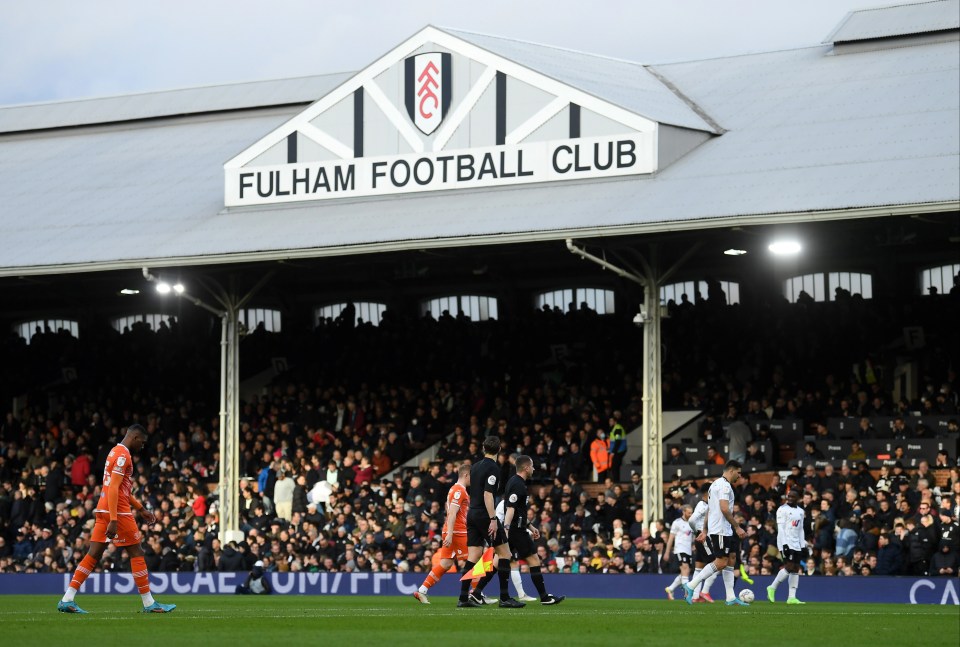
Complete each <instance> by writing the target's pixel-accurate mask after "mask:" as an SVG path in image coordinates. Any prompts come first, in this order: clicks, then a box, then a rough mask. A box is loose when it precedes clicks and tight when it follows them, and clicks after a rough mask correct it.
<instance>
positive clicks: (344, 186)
mask: <svg viewBox="0 0 960 647" xmlns="http://www.w3.org/2000/svg"><path fill="white" fill-rule="evenodd" d="M333 186H334V190H336V191H353V187H354V179H353V164H348V165H347V171H346V173H344V171H343V168H342V167H340V166H338V167H337V168H336V170H335V171H334V173H333Z"/></svg>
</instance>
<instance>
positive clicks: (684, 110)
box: [444, 29, 720, 133]
mask: <svg viewBox="0 0 960 647" xmlns="http://www.w3.org/2000/svg"><path fill="white" fill-rule="evenodd" d="M444 31H446V32H447V33H449V34H452V35H454V36H457V37H458V38H462V39H463V40H465V41H467V42H470V43H473V44H474V45H476V46H477V47H482V48H483V49H485V50H487V51H490V52H493V53H494V54H497V55H498V56H502V57H503V58H505V59H509V60H511V61H513V62H515V63H519V64H520V65H523V66H525V67H527V68H529V69H530V70H533V71H535V72H537V73H538V74H543V75H545V76H549V77H550V78H553V79H556V80H557V81H560V82H562V83H565V84H567V85H569V86H571V87H574V88H578V89H580V90H583V91H584V92H588V93H590V94H592V95H593V96H595V97H597V98H599V99H603V100H604V101H609V102H610V103H614V104H616V105H618V106H620V107H621V108H625V109H627V110H629V111H631V112H635V113H636V114H638V115H643V116H644V117H647V118H648V119H651V120H653V121H657V122H660V123H664V124H670V125H672V126H680V127H681V128H692V129H694V130H703V131H706V132H711V133H718V132H720V128H718V127H717V125H716V124H714V123H711V122H709V121H708V120H706V119H704V117H703V116H701V115H700V114H698V112H697V110H696V109H695V108H694V107H691V106H690V105H689V104H688V103H686V102H685V101H684V99H683V97H681V96H680V95H678V94H677V93H676V92H674V91H673V90H671V89H670V88H669V87H667V86H666V85H665V84H664V83H663V82H662V81H661V80H660V79H658V78H657V77H656V76H655V75H653V74H652V73H651V72H650V71H649V70H648V69H647V68H646V67H644V66H643V65H640V64H639V63H631V62H629V61H622V60H618V59H614V58H607V57H604V56H597V55H595V54H585V53H582V52H575V51H572V50H568V49H561V48H559V47H550V46H547V45H536V44H534V43H525V42H522V41H517V40H511V39H508V38H500V37H497V36H486V35H483V34H475V33H471V32H467V31H459V30H455V29H444Z"/></svg>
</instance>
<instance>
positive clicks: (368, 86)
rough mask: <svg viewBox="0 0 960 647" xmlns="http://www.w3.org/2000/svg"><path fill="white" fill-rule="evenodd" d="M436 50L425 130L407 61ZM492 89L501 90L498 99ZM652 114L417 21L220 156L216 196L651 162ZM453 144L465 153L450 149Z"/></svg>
mask: <svg viewBox="0 0 960 647" xmlns="http://www.w3.org/2000/svg"><path fill="white" fill-rule="evenodd" d="M419 55H428V57H424V56H419ZM441 55H446V56H448V57H449V58H448V59H446V60H451V61H452V63H451V67H452V68H453V71H452V72H450V71H449V70H448V71H447V73H448V74H450V76H449V77H447V80H446V81H445V83H449V85H451V86H453V87H452V89H450V88H446V89H447V90H448V91H450V92H452V96H453V99H452V101H451V102H450V104H449V108H448V111H447V113H446V114H444V115H443V118H442V121H441V122H440V123H439V125H438V126H437V125H436V124H432V126H431V127H432V128H433V130H426V131H427V132H430V134H429V135H428V134H425V129H424V128H423V127H422V124H419V126H420V127H418V123H417V122H416V121H415V120H414V119H413V118H412V114H408V111H407V109H406V106H405V99H406V98H407V97H406V93H407V92H410V88H407V87H406V85H407V84H405V76H404V70H405V64H406V63H405V61H406V60H407V59H408V58H410V57H413V56H417V57H418V60H420V59H424V60H426V58H431V59H432V60H435V61H437V62H438V63H439V58H437V57H439V56H441ZM433 69H434V70H436V69H437V68H436V67H434V68H433ZM498 73H499V75H500V76H499V78H498ZM438 81H439V79H438ZM498 84H502V85H501V87H500V88H499V89H498ZM436 85H437V84H436V83H434V86H436ZM501 94H502V95H503V96H505V97H508V99H503V103H501V104H499V107H498V105H497V104H496V101H497V97H498V96H500V95H501ZM507 102H509V103H507ZM571 111H576V112H575V113H574V115H573V116H571V114H570V113H571ZM494 113H496V114H494ZM504 113H506V114H504ZM497 120H499V122H498V123H495V121H497ZM574 121H575V122H576V124H577V125H576V132H573V126H572V125H570V124H572V123H574ZM658 126H659V125H658V124H657V122H655V121H652V120H651V119H648V118H646V117H643V116H641V115H638V114H636V113H634V112H631V111H629V110H625V109H624V108H621V107H619V106H616V105H614V104H612V103H610V102H607V101H604V100H602V99H600V98H598V97H596V96H593V95H591V94H589V93H587V92H584V91H582V90H578V89H577V88H574V87H571V86H569V85H567V84H564V83H561V82H560V81H557V80H555V79H552V78H550V77H548V76H545V75H543V74H539V73H537V72H536V71H534V70H531V69H529V68H527V67H525V66H523V65H520V64H517V63H515V62H513V61H510V60H508V59H506V58H504V57H502V56H499V55H497V54H495V53H492V52H490V51H488V50H486V49H483V48H481V47H479V46H477V45H474V44H472V43H470V42H467V41H465V40H463V39H462V38H459V37H457V36H454V35H451V34H449V33H447V32H445V31H443V30H440V29H437V28H435V27H426V28H424V29H422V30H421V31H420V32H418V33H417V34H415V35H414V36H412V37H411V38H409V39H407V40H406V41H404V42H403V43H402V44H400V45H399V46H397V47H396V48H394V49H393V50H391V51H390V52H388V53H387V54H385V55H384V56H382V57H381V58H379V59H378V60H377V61H375V62H374V63H372V64H371V65H369V66H368V67H367V68H365V69H364V70H362V71H361V72H359V73H358V74H356V75H355V76H354V77H352V78H351V79H350V80H349V81H347V82H345V83H344V84H342V85H340V86H339V87H337V88H336V89H334V90H333V91H331V92H330V93H329V94H327V95H326V96H324V97H322V98H321V99H320V100H318V101H317V102H315V103H313V104H312V105H310V106H309V107H308V108H306V109H305V110H303V111H302V112H301V113H300V114H298V115H297V116H295V117H293V118H292V119H290V120H289V121H287V122H286V123H284V124H283V125H281V126H280V127H278V128H276V129H275V130H274V131H272V132H271V133H269V134H267V135H266V136H265V137H263V138H262V139H260V140H259V141H257V142H256V143H255V144H253V145H252V146H250V147H249V148H247V149H246V150H244V151H243V152H241V153H240V154H239V155H237V156H235V157H234V158H232V159H231V160H229V161H228V162H227V163H226V164H225V165H224V171H225V175H226V182H225V204H226V205H227V206H244V205H248V204H265V203H271V202H291V201H301V200H317V199H326V198H336V197H357V196H368V195H379V194H389V193H409V192H419V191H431V190H441V189H452V188H475V187H484V186H495V185H497V184H516V183H532V182H540V181H556V180H566V179H589V178H596V177H605V176H616V175H642V174H650V173H653V172H655V171H656V170H657V168H658V163H660V162H662V159H663V158H662V157H661V156H659V155H658V145H657V144H658ZM358 129H359V130H358ZM495 131H496V132H495ZM358 132H359V133H360V135H359V136H358V135H357V133H358ZM707 137H708V135H707V134H704V135H703V139H706V138H707ZM358 148H359V149H360V150H358ZM452 152H461V153H463V154H462V155H457V156H454V157H452V158H451V156H450V155H449V153H452ZM524 156H526V157H524ZM467 158H469V159H467ZM445 159H446V160H447V161H444V160H445ZM591 159H592V160H594V161H596V162H597V163H596V164H593V163H591ZM467 162H469V163H470V164H475V168H474V167H473V166H471V167H470V168H469V169H467V170H468V171H470V173H467V172H466V171H463V169H460V170H461V171H463V172H461V173H459V176H457V173H456V170H457V168H458V166H457V165H459V164H466V163H467ZM628 163H629V164H628ZM524 164H526V166H524ZM491 165H492V166H491ZM604 165H605V166H604ZM540 167H543V168H544V170H543V171H542V172H539V171H537V169H539V168H540ZM468 175H469V179H468V180H466V181H452V180H451V181H447V180H448V179H449V178H454V179H459V180H462V179H463V178H464V177H467V176H468ZM427 178H429V181H425V180H426V179H427Z"/></svg>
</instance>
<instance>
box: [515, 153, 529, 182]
mask: <svg viewBox="0 0 960 647" xmlns="http://www.w3.org/2000/svg"><path fill="white" fill-rule="evenodd" d="M517 175H519V176H520V177H525V176H527V175H533V171H524V170H523V150H522V149H521V150H518V151H517Z"/></svg>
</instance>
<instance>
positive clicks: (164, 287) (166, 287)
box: [157, 281, 173, 294]
mask: <svg viewBox="0 0 960 647" xmlns="http://www.w3.org/2000/svg"><path fill="white" fill-rule="evenodd" d="M172 289H173V288H171V287H170V284H169V283H167V282H166V281H160V282H159V283H157V292H159V293H160V294H170V290H172Z"/></svg>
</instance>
